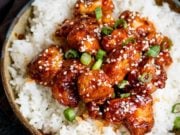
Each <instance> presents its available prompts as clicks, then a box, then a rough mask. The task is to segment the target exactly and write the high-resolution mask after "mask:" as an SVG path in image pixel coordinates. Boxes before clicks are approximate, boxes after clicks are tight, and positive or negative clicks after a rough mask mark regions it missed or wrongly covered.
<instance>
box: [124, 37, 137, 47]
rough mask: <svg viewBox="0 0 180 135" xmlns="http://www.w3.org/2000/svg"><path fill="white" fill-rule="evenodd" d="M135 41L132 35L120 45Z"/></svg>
mask: <svg viewBox="0 0 180 135" xmlns="http://www.w3.org/2000/svg"><path fill="white" fill-rule="evenodd" d="M135 42H136V40H135V39H134V37H129V38H127V39H126V40H125V41H124V42H123V43H122V45H123V46H124V45H127V44H129V43H135Z"/></svg>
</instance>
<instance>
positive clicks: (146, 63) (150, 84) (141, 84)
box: [124, 58, 167, 94]
mask: <svg viewBox="0 0 180 135" xmlns="http://www.w3.org/2000/svg"><path fill="white" fill-rule="evenodd" d="M127 79H128V82H129V86H127V87H126V88H125V89H124V91H125V92H131V93H148V94H152V93H153V92H155V91H156V90H157V89H158V88H164V87H165V83H166V80H167V75H166V72H165V70H164V68H163V67H162V66H159V65H157V64H156V63H155V58H145V59H143V61H142V62H141V63H140V64H139V65H138V68H136V69H133V70H131V72H129V73H128V75H127Z"/></svg>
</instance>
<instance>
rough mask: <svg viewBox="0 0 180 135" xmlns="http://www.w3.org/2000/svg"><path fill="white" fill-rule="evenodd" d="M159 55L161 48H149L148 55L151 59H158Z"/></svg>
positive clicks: (156, 46)
mask: <svg viewBox="0 0 180 135" xmlns="http://www.w3.org/2000/svg"><path fill="white" fill-rule="evenodd" d="M159 53H160V46H159V45H154V46H151V47H150V48H149V50H148V51H147V53H146V55H147V56H149V57H157V56H158V55H159Z"/></svg>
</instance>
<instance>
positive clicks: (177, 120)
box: [174, 116, 180, 129]
mask: <svg viewBox="0 0 180 135" xmlns="http://www.w3.org/2000/svg"><path fill="white" fill-rule="evenodd" d="M174 129H180V116H178V117H176V118H175V120H174Z"/></svg>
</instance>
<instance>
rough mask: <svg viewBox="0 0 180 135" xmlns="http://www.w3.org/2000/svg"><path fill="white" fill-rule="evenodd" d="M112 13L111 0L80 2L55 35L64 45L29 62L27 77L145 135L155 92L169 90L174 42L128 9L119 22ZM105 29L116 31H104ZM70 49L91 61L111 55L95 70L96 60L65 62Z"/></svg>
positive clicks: (96, 115)
mask: <svg viewBox="0 0 180 135" xmlns="http://www.w3.org/2000/svg"><path fill="white" fill-rule="evenodd" d="M97 8H99V9H101V14H102V16H99V18H97V16H98V15H97V14H96V12H95V11H96V9H97ZM113 10H114V5H113V2H112V0H78V1H77V3H76V5H75V8H74V17H73V18H72V19H67V20H65V21H64V22H63V23H62V24H61V25H60V26H59V27H58V28H57V30H56V32H55V36H56V38H58V39H60V40H61V41H62V40H63V45H62V44H61V45H50V47H49V48H47V49H45V50H44V51H43V52H41V53H40V54H39V55H38V56H37V57H36V58H35V59H34V60H33V61H32V62H31V63H29V65H28V73H29V75H30V77H31V78H32V79H34V80H35V81H36V82H37V83H39V84H41V85H45V86H48V87H51V89H52V93H53V97H54V98H55V99H57V100H58V101H59V103H61V104H63V105H65V106H70V107H78V104H79V103H80V102H83V103H84V104H85V105H86V111H87V112H88V114H89V116H90V117H92V118H94V119H101V120H105V121H107V122H109V123H114V124H124V125H125V126H126V127H127V128H128V129H129V131H130V133H131V134H132V135H143V134H145V133H147V132H149V131H150V130H151V128H152V126H153V122H154V118H153V109H152V105H153V99H152V96H151V94H152V93H153V92H154V91H156V90H157V89H159V88H164V87H165V81H166V79H167V75H166V70H167V67H168V66H169V65H170V64H171V63H172V58H171V56H170V53H169V50H170V48H171V45H172V43H171V40H170V39H169V38H168V37H166V36H163V35H162V34H161V33H157V32H156V29H155V27H154V25H153V23H152V22H150V21H149V20H148V19H147V18H144V17H141V16H140V15H139V13H137V12H131V11H124V12H122V13H121V14H120V16H119V18H118V19H116V20H115V19H114V17H113V15H112V14H113ZM118 20H120V21H119V23H118V22H117V21H118ZM104 27H105V28H108V30H109V28H112V29H110V31H108V32H105V33H103V32H102V29H103V28H104ZM153 47H155V48H158V47H159V49H160V50H159V52H157V49H156V50H155V51H156V53H158V55H155V54H154V50H150V49H152V48H153ZM70 49H74V50H76V51H78V53H79V54H82V53H84V52H86V53H89V54H90V55H91V56H92V57H95V56H96V53H97V52H98V50H99V49H103V50H104V51H106V56H105V58H104V59H103V63H102V66H101V68H100V69H96V70H93V69H92V68H91V67H92V65H93V63H94V62H95V59H93V60H92V62H91V63H90V64H89V65H84V64H82V63H81V61H80V59H79V58H69V59H66V58H64V53H66V52H67V51H68V50H70ZM123 82H126V83H125V84H123V85H124V86H123V87H122V83H123Z"/></svg>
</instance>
